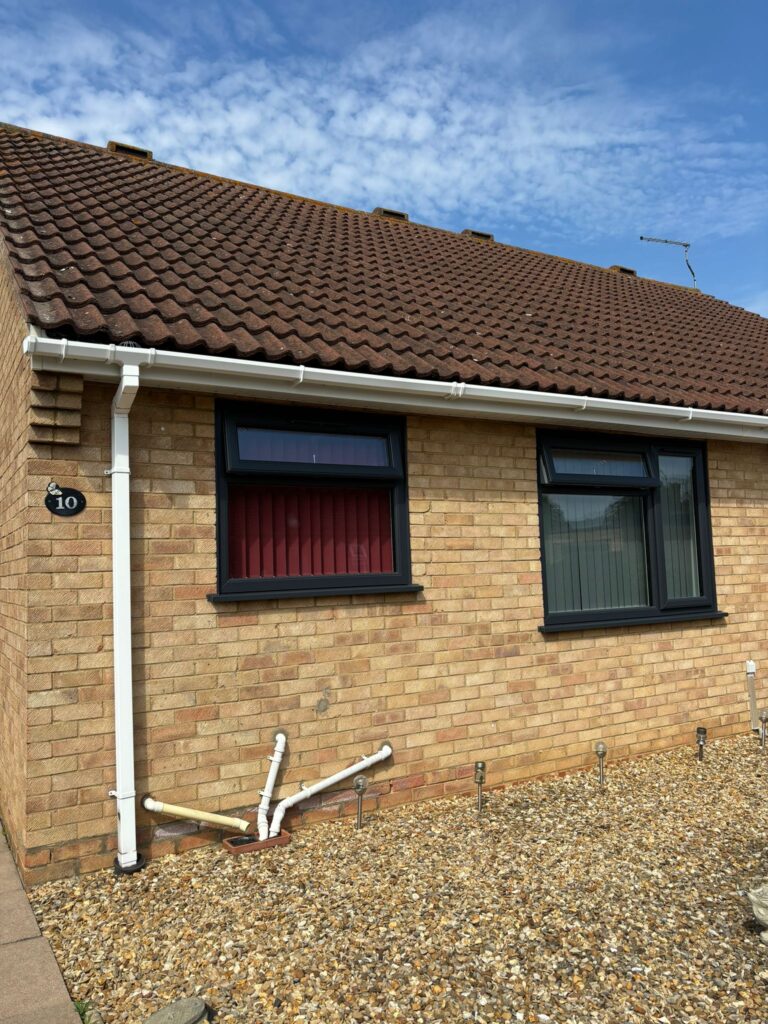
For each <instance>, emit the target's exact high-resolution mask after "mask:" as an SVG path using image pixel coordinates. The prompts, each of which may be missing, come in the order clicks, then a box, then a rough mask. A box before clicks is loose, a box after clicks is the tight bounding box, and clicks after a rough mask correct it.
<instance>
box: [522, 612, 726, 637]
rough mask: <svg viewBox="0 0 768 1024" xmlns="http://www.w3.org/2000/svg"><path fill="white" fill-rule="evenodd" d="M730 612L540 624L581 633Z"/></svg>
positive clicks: (547, 630)
mask: <svg viewBox="0 0 768 1024" xmlns="http://www.w3.org/2000/svg"><path fill="white" fill-rule="evenodd" d="M727 614H728V612H717V611H715V612H712V611H710V612H703V611H694V612H678V613H677V614H674V615H644V616H641V617H634V618H633V617H627V618H625V619H593V620H592V621H587V622H558V623H547V624H545V625H543V626H539V632H540V633H580V632H581V631H582V630H584V629H616V628H617V627H620V626H664V625H666V624H667V623H670V622H696V621H712V620H713V619H724V618H725V617H726V616H727Z"/></svg>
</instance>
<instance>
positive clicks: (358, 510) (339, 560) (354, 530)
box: [229, 484, 394, 579]
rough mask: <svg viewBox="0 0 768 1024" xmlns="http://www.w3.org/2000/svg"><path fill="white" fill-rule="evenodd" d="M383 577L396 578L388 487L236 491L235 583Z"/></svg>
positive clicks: (232, 521) (232, 504) (232, 493)
mask: <svg viewBox="0 0 768 1024" xmlns="http://www.w3.org/2000/svg"><path fill="white" fill-rule="evenodd" d="M382 572H394V558H393V554H392V510H391V492H390V491H389V490H388V489H383V488H370V489H368V488H365V489H363V488H355V487H328V486H311V485H310V486H301V487H288V486H284V485H280V486H271V485H269V484H266V485H261V484H239V485H238V484H232V485H231V486H230V489H229V576H230V579H265V578H277V579H279V578H285V577H291V576H336V575H340V574H352V575H359V574H364V573H382Z"/></svg>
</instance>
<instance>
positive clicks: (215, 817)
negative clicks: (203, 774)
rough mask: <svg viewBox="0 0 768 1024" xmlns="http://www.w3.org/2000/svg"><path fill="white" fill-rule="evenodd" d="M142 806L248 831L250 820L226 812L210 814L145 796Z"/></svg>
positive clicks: (174, 815) (206, 822) (163, 812)
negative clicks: (228, 814) (230, 815)
mask: <svg viewBox="0 0 768 1024" xmlns="http://www.w3.org/2000/svg"><path fill="white" fill-rule="evenodd" d="M141 805H142V807H143V808H144V809H145V810H147V811H152V812H153V813H154V814H170V816H171V817H172V818H189V819H190V820H191V821H202V822H205V824H206V825H218V826H219V827H220V828H231V829H234V830H235V831H236V832H247V831H248V830H249V829H250V827H251V823H250V821H246V820H245V819H244V818H228V817H227V816H226V815H225V814H210V813H209V812H208V811H196V810H194V808H192V807H180V806H179V805H178V804H165V803H163V802H162V801H161V800H153V799H152V797H151V796H145V797H144V799H143V800H142V801H141Z"/></svg>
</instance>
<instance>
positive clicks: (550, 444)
mask: <svg viewBox="0 0 768 1024" xmlns="http://www.w3.org/2000/svg"><path fill="white" fill-rule="evenodd" d="M536 447H537V452H536V454H537V458H536V463H537V479H538V501H539V541H540V559H541V571H542V585H543V593H544V623H543V625H542V626H540V627H539V629H540V631H541V632H542V633H555V632H563V631H573V630H579V629H597V628H601V627H606V626H631V625H645V624H651V623H656V622H660V623H664V622H680V621H687V620H693V619H721V618H724V617H725V615H726V614H727V613H726V612H722V611H719V610H718V607H717V591H716V586H715V563H714V550H713V546H712V526H711V519H710V498H709V478H708V473H707V447H706V442H704V441H697V440H689V439H687V438H674V437H673V438H669V437H641V436H633V435H626V436H624V435H622V436H615V435H612V434H600V433H594V432H586V431H584V432H579V431H570V432H568V433H567V434H566V433H563V432H562V431H556V430H539V431H537V446H536ZM553 449H559V450H561V449H566V450H568V449H570V450H571V451H574V452H582V453H585V452H586V453H589V452H594V453H596V454H599V453H600V452H617V453H620V452H625V453H627V454H640V455H642V456H643V458H644V459H645V468H646V473H647V475H646V476H644V477H639V476H619V475H610V474H603V475H595V476H587V475H586V474H576V473H563V472H557V471H556V470H555V467H554V461H553V458H552V450H553ZM660 455H673V456H674V455H681V456H686V457H689V458H690V457H692V458H693V465H694V474H693V478H694V479H693V486H694V495H695V509H696V530H697V538H698V544H697V556H698V568H699V580H700V582H701V591H702V593H701V596H699V597H693V598H670V597H669V596H668V594H667V591H666V573H665V564H664V544H663V538H662V532H661V531H662V521H661V502H660V491H659V488H660V484H661V480H660V477H659V472H658V458H659V456H660ZM545 474H546V477H545ZM545 494H609V495H613V494H616V495H637V496H640V497H641V498H642V508H643V523H644V527H645V539H646V552H645V555H646V567H647V578H648V593H649V604H648V605H643V606H638V607H635V608H616V609H605V610H603V609H600V610H598V611H595V610H586V611H578V612H577V611H566V612H550V611H549V605H548V583H547V564H546V557H545V552H544V529H543V523H544V518H543V513H542V498H543V496H544V495H545Z"/></svg>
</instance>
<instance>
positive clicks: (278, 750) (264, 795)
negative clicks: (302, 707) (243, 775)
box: [256, 732, 286, 840]
mask: <svg viewBox="0 0 768 1024" xmlns="http://www.w3.org/2000/svg"><path fill="white" fill-rule="evenodd" d="M285 741H286V736H285V733H284V732H279V733H277V735H276V736H275V752H274V754H272V755H271V756H270V757H269V758H268V760H269V761H270V765H269V772H268V773H267V781H266V782H265V784H264V789H262V791H261V803H260V804H259V810H258V812H257V815H256V821H257V823H258V827H259V839H260V840H264V839H267V838H268V836H269V821H268V820H267V811H268V810H269V804H270V801H271V800H272V793H273V791H274V788H275V781H276V779H277V773H278V771H279V769H280V762H281V761H282V760H283V753H284V752H285Z"/></svg>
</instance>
